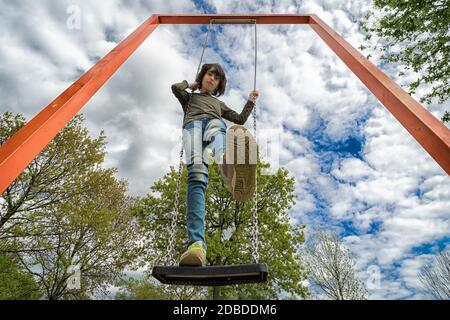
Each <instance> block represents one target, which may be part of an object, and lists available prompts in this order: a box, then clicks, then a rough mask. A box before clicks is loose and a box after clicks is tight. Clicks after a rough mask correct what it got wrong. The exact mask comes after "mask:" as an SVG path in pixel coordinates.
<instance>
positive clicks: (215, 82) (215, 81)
mask: <svg viewBox="0 0 450 320" xmlns="http://www.w3.org/2000/svg"><path fill="white" fill-rule="evenodd" d="M213 70H214V69H209V70H208V71H207V72H206V73H205V76H204V77H203V80H202V89H203V90H205V91H208V92H209V93H212V92H214V90H216V89H217V87H218V86H219V83H220V79H219V76H217V75H216V74H214V73H213Z"/></svg>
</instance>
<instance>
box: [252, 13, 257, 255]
mask: <svg viewBox="0 0 450 320" xmlns="http://www.w3.org/2000/svg"><path fill="white" fill-rule="evenodd" d="M254 22H255V76H254V79H253V90H254V91H255V90H256V63H257V54H258V49H257V48H258V44H257V39H258V35H257V30H256V20H254ZM252 116H253V135H254V138H255V143H256V174H255V195H254V196H253V210H252V228H251V230H252V256H253V261H254V262H255V263H258V261H259V252H258V247H259V238H258V236H259V229H258V143H257V131H256V101H255V105H254V107H253V113H252Z"/></svg>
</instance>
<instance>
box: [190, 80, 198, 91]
mask: <svg viewBox="0 0 450 320" xmlns="http://www.w3.org/2000/svg"><path fill="white" fill-rule="evenodd" d="M198 87H199V85H198V83H197V82H192V83H190V84H189V86H188V89H191V90H192V91H195V90H197V89H198Z"/></svg>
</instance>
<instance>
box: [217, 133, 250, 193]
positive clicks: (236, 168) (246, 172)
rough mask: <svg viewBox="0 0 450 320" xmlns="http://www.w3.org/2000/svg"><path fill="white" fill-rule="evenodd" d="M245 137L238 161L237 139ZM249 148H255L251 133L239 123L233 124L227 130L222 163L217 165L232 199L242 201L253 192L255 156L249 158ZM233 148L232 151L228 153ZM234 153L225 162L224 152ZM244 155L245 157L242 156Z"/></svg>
mask: <svg viewBox="0 0 450 320" xmlns="http://www.w3.org/2000/svg"><path fill="white" fill-rule="evenodd" d="M241 137H242V138H245V147H244V154H241V155H239V156H240V157H239V158H240V161H238V141H243V140H241ZM250 148H252V151H253V150H255V149H254V148H256V151H258V150H257V145H256V141H255V139H254V138H253V136H252V135H251V133H250V132H249V131H248V130H247V128H245V127H244V126H241V125H233V126H231V127H230V128H229V129H228V131H227V136H226V150H228V151H227V152H226V153H225V154H224V155H223V159H222V160H223V164H221V165H219V171H220V173H221V175H222V178H223V181H224V184H225V186H226V188H227V189H228V191H230V193H231V194H232V196H233V199H235V200H238V201H241V202H244V201H247V200H248V199H250V198H251V197H252V196H253V193H254V192H255V180H256V163H255V162H256V158H257V156H258V155H257V154H256V157H253V159H251V158H250ZM230 150H233V151H234V152H233V153H229V151H230ZM227 153H229V154H230V158H231V155H234V157H233V158H234V159H230V161H229V163H228V162H227V157H226V154H227ZM244 157H245V158H244Z"/></svg>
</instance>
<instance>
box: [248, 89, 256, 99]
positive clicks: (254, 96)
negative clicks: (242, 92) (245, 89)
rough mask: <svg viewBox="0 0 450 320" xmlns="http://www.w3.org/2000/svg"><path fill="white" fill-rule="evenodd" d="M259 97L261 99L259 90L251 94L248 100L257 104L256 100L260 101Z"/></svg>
mask: <svg viewBox="0 0 450 320" xmlns="http://www.w3.org/2000/svg"><path fill="white" fill-rule="evenodd" d="M258 97H259V92H258V90H253V91H252V92H250V94H249V96H248V100H250V101H252V102H256V99H258Z"/></svg>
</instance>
